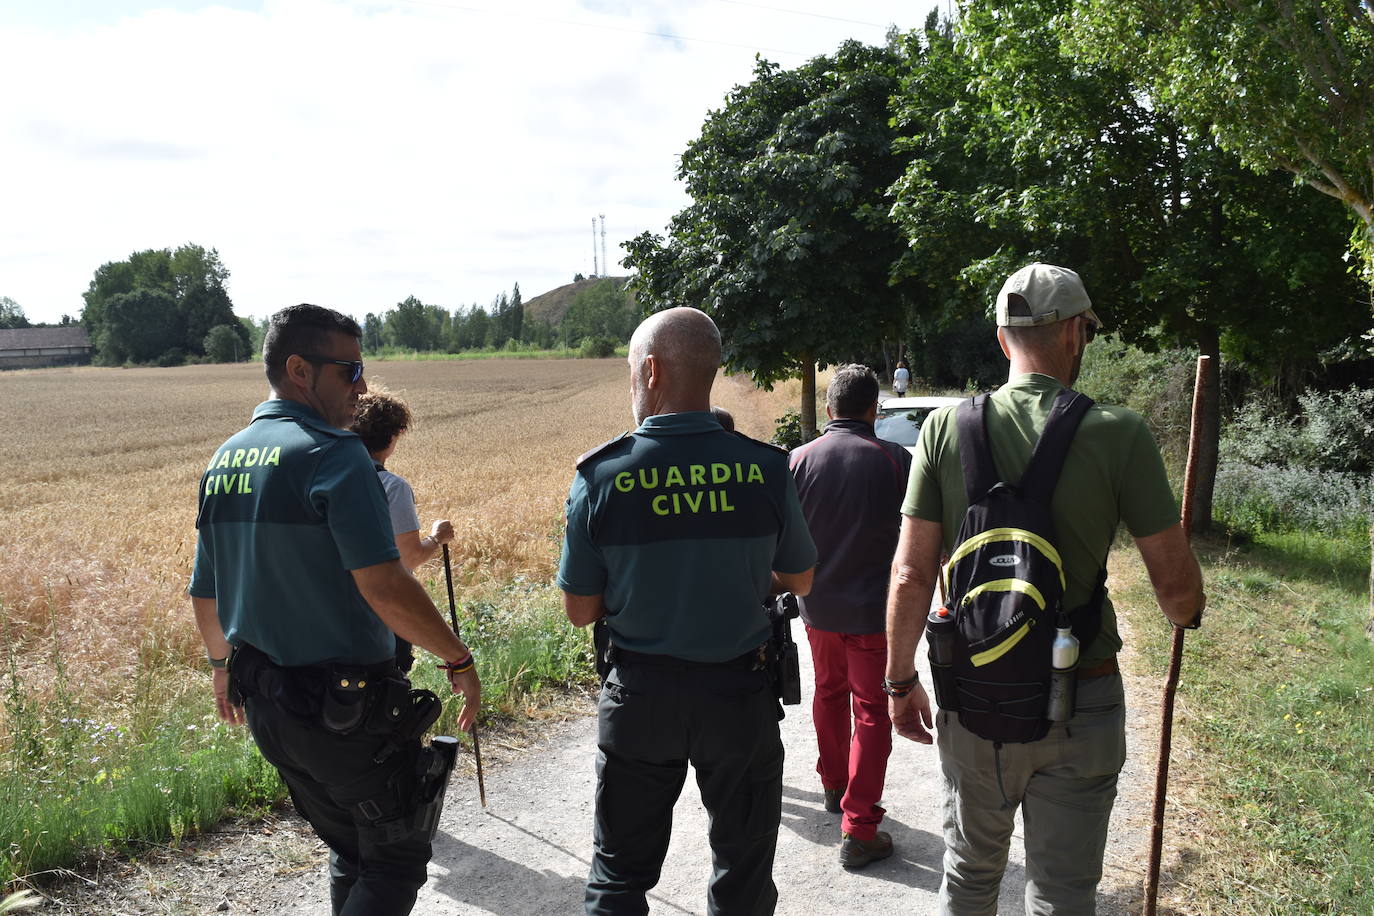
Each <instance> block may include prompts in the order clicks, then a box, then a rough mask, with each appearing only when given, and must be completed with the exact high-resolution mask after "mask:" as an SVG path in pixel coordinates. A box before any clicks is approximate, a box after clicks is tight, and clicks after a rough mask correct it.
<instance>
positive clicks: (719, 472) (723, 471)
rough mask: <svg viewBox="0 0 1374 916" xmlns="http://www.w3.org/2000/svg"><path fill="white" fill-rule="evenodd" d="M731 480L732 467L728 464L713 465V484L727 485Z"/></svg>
mask: <svg viewBox="0 0 1374 916" xmlns="http://www.w3.org/2000/svg"><path fill="white" fill-rule="evenodd" d="M729 479H730V466H729V465H728V464H720V463H714V464H712V465H711V483H725V481H727V480H729Z"/></svg>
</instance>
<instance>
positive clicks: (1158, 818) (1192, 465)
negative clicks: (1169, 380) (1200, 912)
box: [1145, 356, 1212, 916]
mask: <svg viewBox="0 0 1374 916" xmlns="http://www.w3.org/2000/svg"><path fill="white" fill-rule="evenodd" d="M1211 359H1212V357H1210V356H1199V357H1198V358H1197V379H1196V380H1195V381H1194V382H1193V417H1192V424H1191V426H1190V427H1189V431H1188V463H1187V465H1186V469H1185V470H1184V472H1183V508H1182V511H1181V512H1180V514H1181V515H1182V516H1183V534H1184V536H1185V537H1188V536H1190V535H1191V534H1192V532H1193V491H1194V489H1195V488H1196V487H1197V453H1198V437H1199V431H1200V429H1201V427H1202V409H1203V406H1204V404H1203V401H1204V393H1203V380H1204V379H1205V378H1206V376H1207V371H1208V364H1209V363H1210V362H1211ZM1185 632H1187V631H1186V630H1184V628H1183V627H1180V626H1175V627H1174V634H1173V638H1174V641H1173V645H1172V647H1171V648H1170V652H1169V674H1168V676H1167V677H1166V678H1165V679H1164V701H1163V704H1162V712H1161V718H1160V724H1159V763H1158V764H1157V766H1156V767H1155V802H1154V809H1153V813H1152V816H1151V822H1150V870H1149V873H1148V874H1147V875H1146V877H1145V916H1155V907H1156V903H1157V899H1156V898H1157V897H1158V896H1159V859H1160V854H1161V852H1162V851H1163V848H1164V798H1165V795H1166V794H1167V792H1168V788H1169V750H1170V747H1171V746H1172V744H1173V738H1174V694H1175V693H1177V691H1178V675H1179V669H1180V668H1182V667H1183V634H1184V633H1185Z"/></svg>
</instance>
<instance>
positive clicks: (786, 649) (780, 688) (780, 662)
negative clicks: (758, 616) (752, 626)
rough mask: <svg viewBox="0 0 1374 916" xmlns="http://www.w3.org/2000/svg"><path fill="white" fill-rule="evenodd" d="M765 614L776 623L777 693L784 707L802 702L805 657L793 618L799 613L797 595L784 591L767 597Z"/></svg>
mask: <svg viewBox="0 0 1374 916" xmlns="http://www.w3.org/2000/svg"><path fill="white" fill-rule="evenodd" d="M763 606H764V613H765V614H766V615H767V617H768V621H769V623H771V624H772V625H773V634H772V636H770V637H769V638H768V673H769V676H770V677H771V678H772V681H773V693H774V695H775V696H777V698H778V700H780V701H781V702H782V705H784V706H796V705H797V704H799V703H801V657H800V655H799V654H798V653H799V650H798V649H797V644H796V643H795V642H793V641H792V624H791V621H792V620H793V618H795V617H796V616H797V615H798V613H799V608H798V607H797V596H796V595H794V594H792V593H791V592H783V593H782V594H781V595H778V596H776V597H774V598H770V599H765V601H764V603H763Z"/></svg>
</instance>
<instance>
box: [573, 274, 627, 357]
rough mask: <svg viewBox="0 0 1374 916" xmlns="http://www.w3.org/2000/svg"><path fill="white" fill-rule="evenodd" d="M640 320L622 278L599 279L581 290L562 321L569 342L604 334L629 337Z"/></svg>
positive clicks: (620, 338)
mask: <svg viewBox="0 0 1374 916" xmlns="http://www.w3.org/2000/svg"><path fill="white" fill-rule="evenodd" d="M637 323H638V312H637V310H636V306H635V300H634V297H633V296H631V295H630V293H629V291H628V290H627V289H626V288H625V285H624V283H623V281H620V280H611V279H606V280H599V281H597V282H596V283H593V284H590V285H588V286H587V287H586V288H585V289H582V290H579V291H578V292H577V294H576V295H574V296H573V299H572V302H571V303H570V304H569V305H568V311H567V312H565V313H564V315H563V320H562V321H561V322H560V323H559V326H558V330H559V334H560V336H561V337H562V338H563V340H564V342H565V343H567V344H576V343H577V342H578V341H580V340H582V339H583V338H584V337H598V338H601V337H604V338H608V339H610V340H611V341H612V342H613V343H614V342H622V343H623V342H624V341H627V340H629V339H630V335H631V334H632V333H633V332H634V329H635V325H636V324H637Z"/></svg>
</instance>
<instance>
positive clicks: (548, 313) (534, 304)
mask: <svg viewBox="0 0 1374 916" xmlns="http://www.w3.org/2000/svg"><path fill="white" fill-rule="evenodd" d="M629 279H630V278H629V277H587V278H585V279H582V280H574V281H573V282H572V283H568V284H566V285H564V286H560V287H557V288H556V289H551V290H549V291H548V292H547V293H543V294H541V295H538V296H535V297H534V298H533V299H529V300H526V302H525V319H526V320H529V319H531V318H537V319H539V320H541V321H547V322H548V323H549V324H551V325H553V326H554V327H557V326H558V324H559V322H561V321H562V320H563V316H564V315H566V314H567V313H568V309H569V308H570V307H571V306H572V303H573V299H575V298H577V295H578V294H579V293H582V292H585V291H586V290H590V289H595V288H596V287H598V286H600V285H602V284H604V283H614V284H615V285H616V288H617V289H620V288H622V287H624V285H625V283H626V281H627V280H629Z"/></svg>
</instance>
